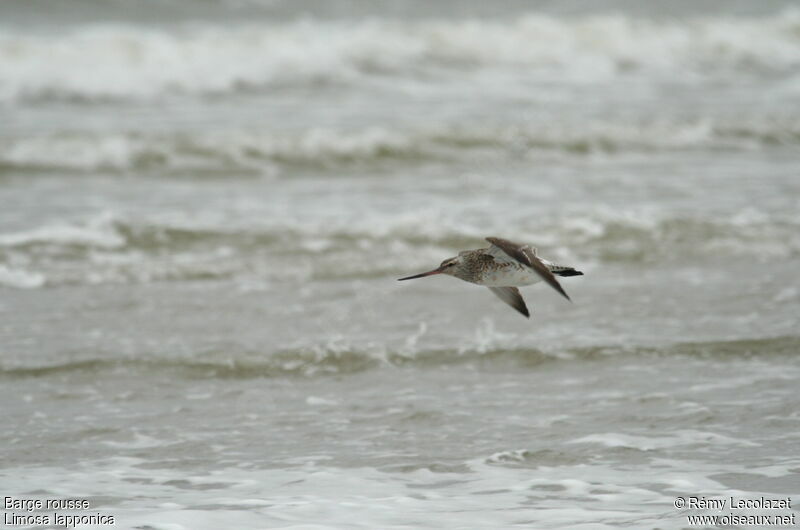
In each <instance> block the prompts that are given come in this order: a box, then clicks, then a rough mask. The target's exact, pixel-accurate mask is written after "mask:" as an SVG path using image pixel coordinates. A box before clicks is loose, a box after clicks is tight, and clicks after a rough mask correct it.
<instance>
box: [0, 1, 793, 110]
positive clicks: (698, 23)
mask: <svg viewBox="0 0 800 530" xmlns="http://www.w3.org/2000/svg"><path fill="white" fill-rule="evenodd" d="M798 27H800V13H799V12H797V11H787V12H784V13H783V14H780V15H775V16H770V17H763V18H734V17H721V18H694V19H688V20H679V19H666V20H650V19H645V18H635V17H630V16H624V15H607V16H591V17H582V18H563V19H561V18H554V17H550V16H546V15H538V14H531V15H527V16H523V17H520V18H518V19H515V20H513V21H491V20H460V21H421V22H420V21H416V22H409V21H399V20H398V21H392V20H379V19H371V20H364V21H356V22H353V21H349V22H335V21H318V20H307V21H301V22H295V23H286V24H261V25H257V24H252V25H247V26H241V25H234V26H230V27H224V26H208V25H187V26H182V27H179V28H177V29H171V30H163V29H156V28H145V27H137V26H121V25H120V26H113V25H90V26H84V27H82V28H80V29H77V30H73V31H69V32H62V33H60V34H57V35H42V34H31V33H23V32H17V31H9V30H5V31H4V32H3V33H0V101H19V100H43V99H44V100H47V99H78V100H84V101H92V100H98V99H99V100H107V99H130V98H152V97H158V96H163V95H168V94H220V93H230V92H240V91H255V90H271V89H276V88H278V89H279V88H281V87H286V86H297V85H308V86H319V85H326V84H349V83H354V82H359V83H360V82H362V81H363V80H364V79H365V78H375V79H382V78H386V77H390V78H391V77H401V76H402V77H404V78H417V79H422V80H425V81H426V82H431V81H433V82H435V79H436V77H437V75H439V74H441V73H442V72H446V73H448V74H452V73H453V72H469V73H481V72H484V71H487V72H491V73H495V74H496V73H497V71H498V70H501V71H504V72H505V73H506V74H509V75H511V78H512V79H513V78H516V79H519V78H524V79H527V80H534V81H535V80H551V79H560V80H572V81H575V82H580V83H585V82H599V81H600V82H601V81H604V80H609V79H613V78H615V77H618V76H623V75H624V76H634V75H647V76H663V77H664V78H668V79H672V80H683V81H692V80H695V79H698V78H705V77H708V76H714V75H717V74H723V75H724V74H729V73H732V72H734V73H736V75H742V74H743V73H745V74H746V73H748V72H749V73H751V74H752V75H754V76H763V75H769V74H775V73H778V74H785V73H792V72H796V70H797V67H798V66H800V31H798Z"/></svg>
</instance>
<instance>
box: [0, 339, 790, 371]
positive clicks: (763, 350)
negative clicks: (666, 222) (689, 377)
mask: <svg viewBox="0 0 800 530" xmlns="http://www.w3.org/2000/svg"><path fill="white" fill-rule="evenodd" d="M798 348H800V338H799V337H792V336H786V337H770V338H763V339H745V340H734V341H708V342H697V343H680V344H673V345H667V346H662V347H649V346H614V345H602V346H589V347H579V348H572V349H568V350H566V351H559V352H557V353H554V352H548V351H543V350H539V349H535V348H511V349H509V348H491V347H490V348H480V349H468V350H454V349H442V350H426V351H389V352H381V351H375V350H362V349H349V348H340V347H331V346H321V347H318V348H312V349H303V350H282V351H278V352H275V353H271V354H264V353H262V352H250V351H243V352H235V351H218V352H212V353H206V354H200V355H199V358H164V357H146V356H145V357H141V358H123V359H114V358H113V355H112V354H107V355H106V354H104V355H102V356H99V357H90V358H84V359H78V360H74V361H69V362H62V363H56V364H46V365H36V366H28V365H4V366H3V365H0V378H13V379H16V378H28V377H49V376H61V375H64V374H69V373H82V374H86V373H97V374H105V373H108V372H119V371H120V370H123V371H125V372H127V373H150V374H154V373H162V374H163V373H169V374H174V375H175V376H177V377H184V378H189V379H192V378H198V379H207V378H220V379H249V378H260V377H281V376H303V377H309V376H324V375H331V374H350V373H357V372H362V371H366V370H374V369H379V368H385V367H416V368H423V369H424V368H430V367H437V366H445V365H455V364H467V363H480V364H481V365H483V366H486V367H490V366H494V367H504V366H505V367H508V366H511V367H514V368H515V369H528V370H535V369H537V367H538V366H539V365H541V364H542V363H548V362H580V361H583V360H595V361H596V360H598V359H602V358H608V357H610V356H618V355H638V356H676V355H682V356H689V357H694V356H701V355H702V356H703V357H708V356H719V357H726V358H727V357H736V356H750V355H754V354H757V355H795V354H796V353H797V351H798Z"/></svg>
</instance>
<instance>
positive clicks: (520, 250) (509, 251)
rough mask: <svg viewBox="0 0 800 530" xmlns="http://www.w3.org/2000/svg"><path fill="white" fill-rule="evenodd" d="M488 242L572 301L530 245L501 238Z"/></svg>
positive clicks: (491, 238)
mask: <svg viewBox="0 0 800 530" xmlns="http://www.w3.org/2000/svg"><path fill="white" fill-rule="evenodd" d="M486 241H488V242H489V243H491V244H492V246H494V247H497V248H498V249H499V250H501V251H502V252H504V253H505V254H506V255H507V256H508V257H510V258H512V259H515V260H517V261H518V262H520V263H522V264H523V265H525V266H528V267H530V268H531V269H533V270H534V271H535V272H536V273H537V274H538V275H539V276H541V277H542V279H543V280H544V281H546V282H547V284H548V285H549V286H550V287H552V288H553V289H555V290H556V291H558V292H559V293H560V294H561V296H563V297H564V298H566V299H567V300H569V299H570V298H569V295H568V294H567V293H566V291H564V288H563V287H561V284H560V283H558V280H556V277H555V276H553V273H552V272H550V269H548V268H547V265H545V264H544V263H542V260H540V259H539V258H538V257H537V256H536V253H535V252H534V251H533V250H531V247H529V246H528V245H520V244H518V243H512V242H511V241H509V240H507V239H502V238H499V237H487V238H486ZM570 301H571V300H570Z"/></svg>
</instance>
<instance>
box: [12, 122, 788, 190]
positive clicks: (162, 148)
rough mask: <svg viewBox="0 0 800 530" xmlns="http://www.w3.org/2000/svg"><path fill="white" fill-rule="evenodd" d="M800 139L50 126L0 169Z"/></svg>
mask: <svg viewBox="0 0 800 530" xmlns="http://www.w3.org/2000/svg"><path fill="white" fill-rule="evenodd" d="M798 144H800V122H798V121H797V120H796V119H793V118H792V117H791V116H787V117H784V118H779V117H772V118H764V117H747V116H744V117H741V120H740V122H737V123H713V122H712V121H710V120H694V121H675V120H672V121H651V122H640V123H601V122H598V123H580V124H574V125H570V124H568V123H562V124H552V125H551V126H548V127H546V128H543V127H538V126H537V127H533V126H530V127H528V126H516V125H504V126H496V127H493V126H485V125H484V126H475V127H469V126H456V125H452V126H445V127H440V128H432V129H420V130H405V131H404V130H389V129H385V128H380V127H372V128H368V129H364V130H356V131H345V130H335V129H321V128H319V129H311V130H308V131H305V132H302V133H294V134H283V135H281V134H277V133H268V132H264V131H230V132H224V133H174V134H144V133H88V132H86V133H78V132H72V133H52V134H47V135H40V136H27V137H26V136H22V137H16V138H9V139H7V140H6V141H4V142H3V143H0V174H3V173H13V172H19V171H81V172H87V171H88V172H112V173H113V172H140V173H147V172H151V171H152V172H158V173H159V174H164V173H167V174H176V175H186V176H203V177H206V178H208V177H211V176H214V175H219V176H224V177H226V178H227V177H229V176H230V175H231V174H234V175H236V174H239V175H242V174H245V175H247V174H253V175H257V174H265V173H266V174H274V173H275V171H279V170H280V168H281V167H309V168H330V167H337V166H339V167H341V166H358V165H366V166H370V165H371V166H375V165H381V164H387V163H409V164H411V163H413V164H418V163H420V162H422V161H426V160H428V161H430V160H445V161H453V160H461V159H464V158H465V157H481V156H497V155H499V156H512V157H527V156H536V155H537V154H543V155H547V154H548V153H556V154H558V153H563V154H566V155H569V156H581V155H590V154H593V153H606V154H613V153H617V152H654V151H655V152H657V151H676V150H677V151H681V150H703V149H720V150H742V149H746V150H753V149H762V148H767V147H771V146H776V145H778V146H780V145H792V146H796V145H798Z"/></svg>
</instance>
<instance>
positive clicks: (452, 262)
mask: <svg viewBox="0 0 800 530" xmlns="http://www.w3.org/2000/svg"><path fill="white" fill-rule="evenodd" d="M461 260H462V256H461V255H459V256H456V257H454V258H447V259H446V260H444V261H443V262H442V263H441V265H439V266H438V267H437V268H435V269H433V270H432V271H428V272H422V273H420V274H415V275H413V276H407V277H405V278H400V279H399V280H398V281H403V280H414V279H416V278H424V277H425V276H433V275H434V274H448V275H450V276H456V274H457V271H458V270H459V265H461Z"/></svg>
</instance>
